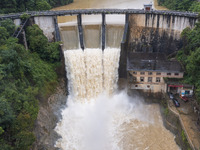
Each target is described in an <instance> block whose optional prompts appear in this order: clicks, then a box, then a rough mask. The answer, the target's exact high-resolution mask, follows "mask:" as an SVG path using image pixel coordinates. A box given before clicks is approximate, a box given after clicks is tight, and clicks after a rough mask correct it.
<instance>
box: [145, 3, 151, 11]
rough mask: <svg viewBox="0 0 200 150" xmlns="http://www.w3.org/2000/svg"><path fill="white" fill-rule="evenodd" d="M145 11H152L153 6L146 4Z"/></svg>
mask: <svg viewBox="0 0 200 150" xmlns="http://www.w3.org/2000/svg"><path fill="white" fill-rule="evenodd" d="M144 10H145V11H151V10H153V9H152V4H144Z"/></svg>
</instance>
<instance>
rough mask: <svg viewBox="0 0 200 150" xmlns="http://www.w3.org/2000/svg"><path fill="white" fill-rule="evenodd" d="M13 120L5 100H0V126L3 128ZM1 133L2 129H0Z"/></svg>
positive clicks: (9, 107) (11, 111) (10, 109)
mask: <svg viewBox="0 0 200 150" xmlns="http://www.w3.org/2000/svg"><path fill="white" fill-rule="evenodd" d="M13 119H14V114H13V110H12V108H11V106H10V104H9V103H8V102H7V100H6V99H3V98H0V126H1V127H3V128H5V127H6V126H7V125H10V123H11V122H12V121H13ZM1 133H2V128H1Z"/></svg>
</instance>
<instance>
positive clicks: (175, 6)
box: [158, 0, 200, 12]
mask: <svg viewBox="0 0 200 150" xmlns="http://www.w3.org/2000/svg"><path fill="white" fill-rule="evenodd" d="M158 4H159V5H163V6H165V7H167V8H168V9H171V10H180V11H193V12H200V2H198V1H197V0H158Z"/></svg>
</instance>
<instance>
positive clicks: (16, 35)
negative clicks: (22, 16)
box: [12, 18, 29, 38]
mask: <svg viewBox="0 0 200 150" xmlns="http://www.w3.org/2000/svg"><path fill="white" fill-rule="evenodd" d="M28 19H29V18H28ZM28 19H26V20H22V22H21V24H20V26H19V27H18V28H17V29H16V30H15V32H14V33H13V35H12V36H13V37H15V38H18V36H19V34H20V33H21V32H22V30H23V28H24V26H25V25H26V23H27V22H28Z"/></svg>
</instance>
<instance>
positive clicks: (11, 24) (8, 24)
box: [0, 19, 15, 36]
mask: <svg viewBox="0 0 200 150" xmlns="http://www.w3.org/2000/svg"><path fill="white" fill-rule="evenodd" d="M0 26H1V27H4V28H6V30H7V32H8V33H9V35H10V36H11V35H12V34H13V33H14V31H15V24H14V22H13V21H12V20H11V19H6V20H2V21H0Z"/></svg>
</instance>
